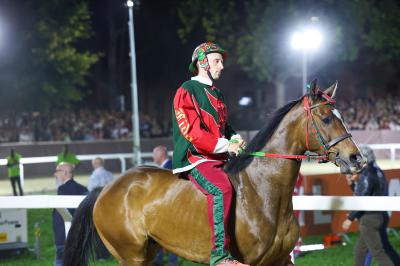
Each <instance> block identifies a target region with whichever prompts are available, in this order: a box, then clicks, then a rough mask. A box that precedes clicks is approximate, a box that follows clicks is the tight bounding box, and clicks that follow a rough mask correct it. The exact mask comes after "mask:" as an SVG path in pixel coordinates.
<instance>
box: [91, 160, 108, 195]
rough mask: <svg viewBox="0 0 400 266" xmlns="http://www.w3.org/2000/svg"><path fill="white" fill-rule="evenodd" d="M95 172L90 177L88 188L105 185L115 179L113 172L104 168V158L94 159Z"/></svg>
mask: <svg viewBox="0 0 400 266" xmlns="http://www.w3.org/2000/svg"><path fill="white" fill-rule="evenodd" d="M92 166H93V173H92V175H91V176H90V178H89V184H88V190H89V191H92V190H93V189H95V188H96V187H104V186H105V185H107V184H108V183H109V182H111V181H112V180H113V179H114V176H113V174H112V173H111V172H110V171H107V170H106V169H105V168H104V159H103V158H100V157H97V158H94V159H93V161H92Z"/></svg>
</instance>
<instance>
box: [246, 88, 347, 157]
mask: <svg viewBox="0 0 400 266" xmlns="http://www.w3.org/2000/svg"><path fill="white" fill-rule="evenodd" d="M317 93H318V94H319V95H321V96H322V97H323V98H324V99H325V101H323V102H320V103H318V104H315V105H312V106H310V102H309V97H308V96H304V98H303V106H304V110H305V111H306V113H307V125H306V148H307V151H306V154H305V155H291V154H279V153H266V152H251V153H249V155H253V156H258V157H269V158H286V159H297V160H301V159H307V160H308V161H310V160H316V161H318V162H320V163H326V162H328V161H329V158H328V155H329V153H335V152H330V151H329V150H330V148H332V147H333V146H335V145H336V144H338V143H339V142H341V141H342V140H345V139H347V138H350V137H351V134H350V133H348V132H346V134H344V135H342V136H340V137H337V138H335V139H333V140H331V141H330V142H328V143H327V142H326V141H325V139H324V137H323V136H322V135H321V133H320V131H319V129H318V127H317V124H316V123H315V120H314V118H313V116H312V113H311V111H312V110H313V109H315V108H318V107H320V106H322V105H327V104H329V105H333V104H334V103H335V100H334V99H332V98H331V97H330V96H329V95H327V94H326V93H324V92H322V91H318V92H317ZM309 123H311V125H312V128H313V130H314V134H315V137H316V139H317V140H319V142H320V144H321V148H322V149H323V150H324V155H320V154H317V155H312V154H311V153H310V151H309V131H308V128H309Z"/></svg>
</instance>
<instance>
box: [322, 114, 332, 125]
mask: <svg viewBox="0 0 400 266" xmlns="http://www.w3.org/2000/svg"><path fill="white" fill-rule="evenodd" d="M322 122H324V123H325V124H327V125H328V124H330V123H331V122H332V118H331V117H329V116H327V117H325V118H323V119H322Z"/></svg>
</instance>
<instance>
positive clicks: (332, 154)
mask: <svg viewBox="0 0 400 266" xmlns="http://www.w3.org/2000/svg"><path fill="white" fill-rule="evenodd" d="M309 89H310V92H309V94H308V95H306V96H304V98H303V107H304V110H305V113H306V117H305V119H306V121H305V125H307V126H306V130H305V131H306V132H305V145H306V148H307V150H309V151H312V152H317V153H318V154H320V155H324V156H326V159H325V161H331V162H333V163H334V164H336V165H337V166H339V167H340V170H341V172H342V173H347V174H349V173H356V172H359V171H361V169H362V168H363V167H364V165H365V159H364V158H363V157H362V155H361V153H360V150H359V149H358V147H357V145H356V144H355V143H354V141H353V140H352V138H351V134H350V133H349V132H348V130H347V128H346V125H345V123H344V121H343V118H342V116H341V115H340V113H339V111H338V110H337V109H336V108H335V93H336V89H337V82H335V83H334V84H333V85H332V86H330V87H329V88H328V89H326V90H325V91H322V90H320V88H319V87H318V86H317V82H316V80H314V81H313V82H312V83H311V85H310V88H309Z"/></svg>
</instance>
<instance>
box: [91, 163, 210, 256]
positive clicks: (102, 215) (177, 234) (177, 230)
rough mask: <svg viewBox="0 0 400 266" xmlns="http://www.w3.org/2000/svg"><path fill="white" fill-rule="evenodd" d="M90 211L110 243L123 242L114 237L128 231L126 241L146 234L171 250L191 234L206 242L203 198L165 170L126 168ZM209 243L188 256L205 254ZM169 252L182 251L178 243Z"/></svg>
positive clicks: (125, 235) (205, 218) (192, 188)
mask: <svg viewBox="0 0 400 266" xmlns="http://www.w3.org/2000/svg"><path fill="white" fill-rule="evenodd" d="M93 215H94V221H95V224H96V228H97V229H98V231H99V233H100V235H101V236H102V239H104V238H105V239H107V240H110V239H111V242H118V243H121V242H124V241H121V239H119V238H126V237H128V236H129V239H127V240H126V241H131V240H133V239H135V241H139V242H140V241H141V240H142V241H147V239H148V237H150V238H152V239H154V240H155V241H157V242H158V243H160V244H161V245H162V246H164V247H166V248H167V249H170V250H171V249H173V248H178V249H179V248H180V247H182V246H183V245H182V244H184V242H187V241H192V242H193V241H195V239H197V240H198V241H199V243H207V244H209V243H211V239H210V237H211V236H210V232H209V231H208V230H209V227H208V226H205V225H207V224H208V219H207V203H206V197H205V196H204V195H203V194H202V193H201V192H200V191H199V190H198V189H196V188H195V187H194V185H193V184H192V183H191V182H190V181H189V180H185V179H180V178H179V177H178V176H177V175H173V174H172V172H171V171H170V170H166V169H161V168H157V167H138V168H135V169H132V170H129V171H127V172H126V173H124V174H123V175H122V176H120V177H119V178H118V179H116V180H115V181H114V182H113V183H111V184H110V185H109V186H107V187H105V188H104V190H103V191H102V193H101V194H100V196H99V198H98V200H97V202H96V205H95V208H94V212H93ZM190 231H192V232H193V238H194V239H193V238H192V239H191V240H189V239H188V236H187V235H186V234H182V232H190ZM196 235H197V237H196ZM209 248H211V246H210V247H207V248H205V249H204V252H201V251H200V254H196V255H195V257H193V258H192V259H194V260H198V258H197V256H200V257H204V256H206V257H208V252H209V250H208V249H209ZM200 249H201V248H200ZM173 251H174V252H175V253H177V254H180V253H181V252H185V250H184V249H183V248H182V249H181V250H176V249H174V250H173ZM203 253H204V254H203ZM181 255H184V254H182V253H181Z"/></svg>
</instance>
